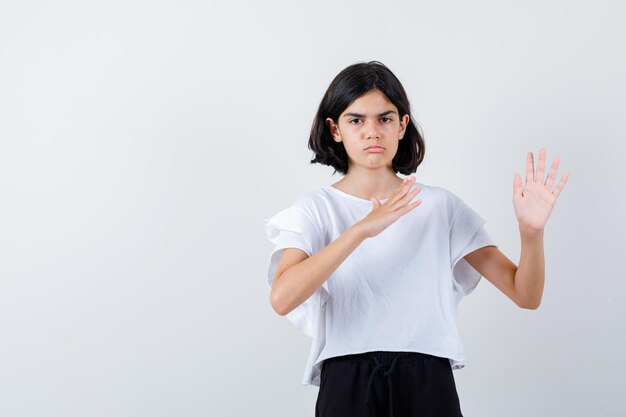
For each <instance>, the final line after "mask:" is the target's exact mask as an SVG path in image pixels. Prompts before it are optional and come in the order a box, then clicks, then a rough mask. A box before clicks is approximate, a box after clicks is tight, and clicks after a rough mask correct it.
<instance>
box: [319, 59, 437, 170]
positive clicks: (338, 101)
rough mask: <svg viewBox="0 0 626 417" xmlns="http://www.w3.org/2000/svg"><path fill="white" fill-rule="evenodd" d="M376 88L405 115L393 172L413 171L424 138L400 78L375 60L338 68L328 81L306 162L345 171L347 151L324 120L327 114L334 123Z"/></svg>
mask: <svg viewBox="0 0 626 417" xmlns="http://www.w3.org/2000/svg"><path fill="white" fill-rule="evenodd" d="M376 89H377V90H380V91H381V92H382V93H383V94H384V95H385V96H386V97H387V99H388V100H389V101H390V102H392V103H393V104H394V105H395V106H396V107H397V108H398V112H399V116H400V117H402V116H404V115H405V114H408V115H409V123H408V125H407V127H406V131H405V133H404V136H403V137H402V140H400V141H399V142H398V151H397V152H396V155H395V156H394V158H393V161H392V167H393V170H394V172H400V173H401V174H404V175H409V174H411V173H413V172H415V171H416V170H417V167H418V166H419V165H420V164H421V163H422V160H423V159H424V152H425V144H424V138H423V137H422V135H421V134H420V133H419V132H418V131H417V128H416V127H415V124H414V123H413V117H412V116H411V108H410V104H409V99H408V98H407V96H406V93H405V91H404V87H402V84H401V83H400V80H398V78H396V76H395V75H394V74H393V73H392V72H391V71H390V70H389V68H387V67H386V66H385V65H384V64H382V63H381V62H379V61H370V62H358V63H356V64H353V65H350V66H349V67H347V68H345V69H344V70H343V71H341V72H340V73H339V74H337V76H336V77H335V79H334V80H333V81H332V82H331V83H330V86H329V87H328V90H326V93H325V94H324V97H323V98H322V102H321V103H320V105H319V108H318V110H317V114H316V115H315V119H314V121H313V126H312V128H311V136H310V137H309V149H311V150H312V151H313V152H314V153H315V158H313V159H312V160H311V161H310V163H312V164H315V163H319V164H322V165H330V166H332V167H333V168H335V171H334V172H333V175H334V174H335V173H336V172H337V171H339V172H340V173H341V174H343V175H345V174H346V173H347V172H348V154H347V153H346V150H345V147H344V145H343V143H342V142H335V141H334V140H333V137H332V135H331V133H330V128H329V127H328V125H327V124H326V122H325V120H326V118H327V117H330V118H331V119H332V120H333V121H334V122H335V123H338V121H339V116H340V115H341V113H343V111H344V110H345V109H346V108H347V107H348V106H350V104H352V102H354V101H355V100H356V99H358V98H359V97H361V96H362V95H363V94H366V93H368V92H370V91H372V90H376Z"/></svg>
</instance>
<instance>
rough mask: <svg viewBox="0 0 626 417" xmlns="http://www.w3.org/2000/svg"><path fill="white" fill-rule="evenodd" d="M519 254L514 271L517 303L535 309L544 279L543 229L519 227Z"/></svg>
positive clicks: (537, 305)
mask: <svg viewBox="0 0 626 417" xmlns="http://www.w3.org/2000/svg"><path fill="white" fill-rule="evenodd" d="M520 237H521V246H522V250H521V255H520V260H519V266H518V267H517V270H516V272H515V289H516V292H517V296H518V304H519V305H520V306H521V307H524V308H531V309H535V308H537V307H539V304H541V297H542V294H543V287H544V281H545V259H544V251H543V230H542V231H536V230H527V229H524V228H521V227H520Z"/></svg>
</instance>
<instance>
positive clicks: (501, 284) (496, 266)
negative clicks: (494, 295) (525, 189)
mask: <svg viewBox="0 0 626 417" xmlns="http://www.w3.org/2000/svg"><path fill="white" fill-rule="evenodd" d="M520 234H521V241H522V251H521V252H522V253H521V255H520V260H519V267H518V266H517V265H515V264H514V263H513V262H512V261H511V260H510V259H509V258H507V257H506V256H505V255H504V254H503V253H502V252H501V251H500V250H499V249H498V248H497V247H495V246H485V247H483V248H480V249H477V250H475V251H473V252H470V253H468V254H467V255H465V256H464V259H465V260H466V261H467V262H468V263H469V264H470V265H471V266H472V267H473V268H474V269H475V270H476V271H478V272H479V273H480V275H482V276H483V277H485V278H486V279H487V280H488V281H489V282H491V283H492V284H493V285H494V286H495V287H496V288H498V289H499V290H500V291H502V293H503V294H504V295H506V296H507V297H509V299H511V301H513V302H514V303H515V304H516V305H517V306H518V307H520V308H526V309H531V310H534V309H537V308H538V307H539V305H540V304H541V298H542V294H543V285H544V278H545V271H544V270H545V268H544V254H543V233H539V234H533V233H531V232H526V231H523V230H522V229H521V228H520Z"/></svg>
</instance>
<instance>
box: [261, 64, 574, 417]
mask: <svg viewBox="0 0 626 417" xmlns="http://www.w3.org/2000/svg"><path fill="white" fill-rule="evenodd" d="M309 147H310V148H311V149H312V150H313V151H314V152H315V158H314V159H313V160H312V161H311V163H315V162H317V163H320V164H324V165H330V166H332V167H333V168H334V169H335V172H337V171H339V172H340V173H341V174H343V175H344V176H343V178H342V179H341V180H339V181H337V182H336V183H334V184H332V185H327V186H322V187H320V188H318V189H316V190H314V191H311V192H308V193H305V194H304V195H302V196H301V197H300V198H298V199H297V200H296V201H295V202H294V203H293V205H292V206H290V207H288V208H286V209H284V210H282V211H280V212H279V213H278V214H276V215H275V216H273V217H271V218H269V219H265V225H266V231H267V236H268V238H269V240H270V241H271V242H272V243H274V251H273V252H272V254H271V256H270V261H269V266H268V272H267V278H268V283H269V285H270V288H271V293H270V303H271V305H272V307H273V308H274V309H275V310H276V312H277V313H278V314H280V315H286V316H287V318H288V319H289V320H290V321H291V322H292V323H293V324H294V325H295V326H296V327H297V328H298V329H300V330H301V331H302V332H304V333H305V334H306V335H308V336H310V337H311V338H313V342H312V347H311V352H310V355H309V358H308V363H307V365H306V369H305V373H304V379H303V381H302V383H303V384H304V385H316V386H319V392H318V397H317V403H316V408H315V415H316V417H335V416H336V417H347V416H360V417H365V416H376V417H380V416H390V417H391V416H394V415H395V416H398V417H408V416H421V417H423V416H438V417H444V416H445V417H447V416H450V417H452V416H462V414H461V409H460V404H459V398H458V395H457V391H456V385H455V382H454V377H453V375H452V370H453V369H460V368H463V367H464V366H465V365H464V361H465V359H466V354H465V351H464V348H463V344H462V342H461V339H460V337H459V331H458V323H457V306H458V303H459V301H460V300H461V298H462V297H464V296H466V295H468V294H470V293H471V292H472V291H473V289H474V288H475V287H476V285H477V284H478V282H479V280H480V277H481V276H484V277H485V278H487V279H488V280H489V281H490V282H491V283H492V284H493V285H495V286H496V287H497V288H498V289H499V290H501V291H502V292H503V293H504V294H505V295H506V296H507V297H509V298H510V299H511V300H512V301H513V302H514V303H515V304H516V305H517V306H519V307H520V308H527V309H536V308H537V307H538V306H539V304H540V301H541V296H542V291H543V285H544V259H543V230H544V227H545V224H546V222H547V220H548V217H549V215H550V212H551V211H552V209H553V207H554V204H555V202H556V199H557V197H558V195H559V193H560V192H561V190H562V189H563V187H564V185H565V183H566V180H567V177H568V174H567V173H565V175H564V176H563V177H562V179H561V181H560V182H559V184H558V185H557V186H556V188H555V189H554V190H553V191H551V189H552V184H553V182H554V179H555V175H556V170H557V167H558V158H555V159H554V162H553V164H552V169H551V170H550V173H549V175H548V178H547V180H544V166H545V150H544V149H543V148H542V149H541V150H540V152H539V165H538V170H537V173H536V175H535V173H534V166H533V155H532V153H530V152H529V153H528V158H527V165H526V184H525V186H524V190H523V191H522V182H521V177H520V176H519V175H518V174H515V176H514V186H513V191H514V192H513V205H514V207H515V216H516V217H517V220H518V222H519V230H520V234H521V243H522V251H521V257H520V261H519V266H516V265H515V264H514V263H513V262H511V261H510V260H509V259H508V258H507V257H506V256H505V255H504V254H503V253H502V252H500V251H499V250H498V248H497V247H496V245H495V244H494V242H493V241H492V239H491V237H490V236H489V235H488V234H487V232H486V231H485V229H484V227H483V226H484V224H485V223H486V221H485V220H484V219H483V218H482V217H481V216H480V215H478V213H476V212H475V211H474V210H473V209H471V208H470V207H469V206H468V205H466V204H465V203H464V202H463V201H462V200H461V199H460V198H459V197H458V196H456V195H455V194H454V193H452V192H450V191H448V190H446V189H445V188H442V187H438V186H434V185H426V184H424V183H420V182H417V181H416V179H415V177H414V176H411V177H410V178H405V179H404V180H403V179H402V178H400V177H398V176H397V173H400V174H404V175H410V174H411V173H413V172H415V171H416V170H417V167H418V166H419V165H420V163H421V162H422V160H423V159H424V149H425V146H424V140H423V138H422V136H421V135H420V133H419V132H418V130H417V129H416V127H415V125H414V123H413V121H412V117H411V111H410V106H409V101H408V99H407V96H406V93H405V91H404V88H403V87H402V84H401V83H400V81H399V80H398V79H397V78H396V77H395V76H394V74H393V73H392V72H391V71H390V70H389V69H388V68H387V67H385V66H384V65H383V64H381V63H380V62H377V61H372V62H368V63H357V64H354V65H351V66H349V67H347V68H346V69H344V70H343V71H341V72H340V73H339V74H338V75H337V77H336V78H335V79H334V80H333V82H332V83H331V85H330V86H329V88H328V90H327V91H326V94H325V95H324V98H323V99H322V102H321V104H320V106H319V110H318V112H317V115H316V117H315V120H314V122H313V128H312V131H311V136H310V139H309ZM544 181H545V182H544ZM418 197H419V198H418Z"/></svg>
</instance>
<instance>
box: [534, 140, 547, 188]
mask: <svg viewBox="0 0 626 417" xmlns="http://www.w3.org/2000/svg"><path fill="white" fill-rule="evenodd" d="M545 169H546V149H545V148H541V149H539V164H537V175H535V181H537V182H539V183H541V184H543V175H544V171H545Z"/></svg>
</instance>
